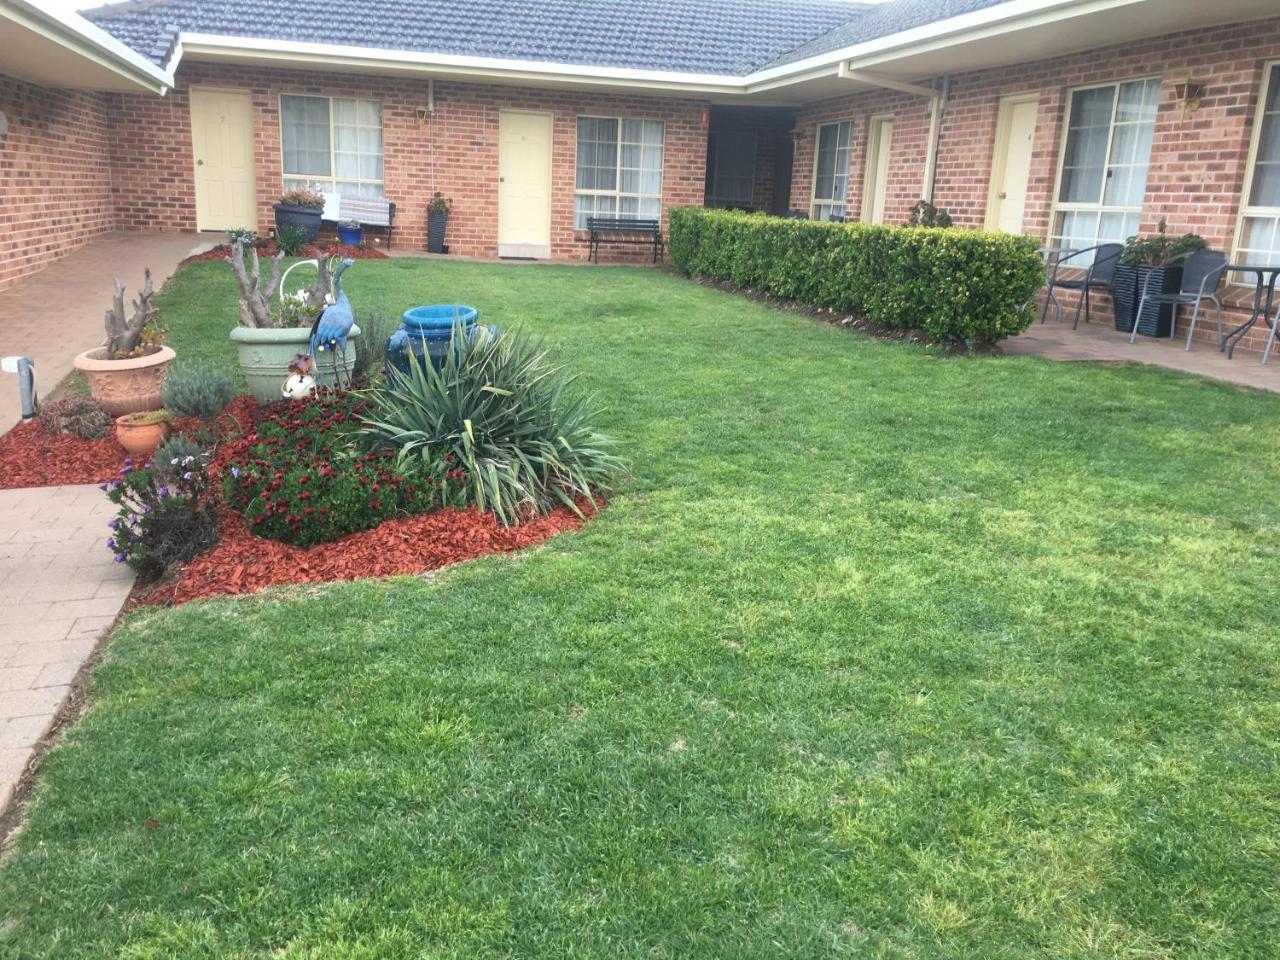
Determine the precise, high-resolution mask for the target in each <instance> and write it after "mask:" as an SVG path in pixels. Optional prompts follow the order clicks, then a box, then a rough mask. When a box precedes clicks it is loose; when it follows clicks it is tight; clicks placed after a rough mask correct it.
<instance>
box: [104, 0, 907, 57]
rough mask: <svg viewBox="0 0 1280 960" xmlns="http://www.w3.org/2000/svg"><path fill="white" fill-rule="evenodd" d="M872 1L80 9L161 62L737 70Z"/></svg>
mask: <svg viewBox="0 0 1280 960" xmlns="http://www.w3.org/2000/svg"><path fill="white" fill-rule="evenodd" d="M916 2H919V0H898V3H916ZM894 5H895V6H896V5H897V4H896V3H895V4H894ZM874 10H875V8H874V7H868V6H866V5H864V4H862V3H858V2H854V0H344V2H339V3H317V2H316V0H134V2H131V3H124V4H118V5H115V6H108V7H103V8H99V9H96V10H89V11H86V12H85V13H84V16H85V17H87V18H88V19H89V20H91V21H93V22H94V23H96V24H97V25H98V26H100V27H102V28H103V29H104V30H106V31H107V32H109V33H111V34H113V35H114V36H116V37H117V38H118V39H120V40H122V41H123V42H124V43H126V44H128V45H129V46H130V47H132V48H133V49H135V50H137V51H138V52H139V53H141V54H143V55H144V56H147V57H150V58H151V59H152V60H154V61H155V62H157V63H162V62H163V61H164V59H165V58H166V57H167V55H168V52H169V51H170V50H171V48H172V41H173V37H174V35H175V33H176V31H177V30H182V31H184V32H189V33H210V34H219V35H224V36H235V37H254V38H259V39H270V40H296V41H305V42H311V43H332V44H348V45H352V46H360V47H379V48H384V49H390V50H405V51H415V52H421V53H442V54H459V55H469V56H486V57H497V58H501V59H513V60H535V61H543V62H549V63H574V64H582V65H590V66H606V67H628V68H638V69H649V70H672V71H682V72H684V71H687V72H694V73H709V74H719V75H727V76H740V75H742V74H745V73H750V72H751V71H752V70H754V69H756V68H757V67H759V66H761V65H762V64H765V63H768V62H770V61H771V60H774V59H777V58H778V57H780V56H782V55H783V54H785V53H786V51H788V50H792V49H794V48H796V47H798V46H801V45H803V44H806V43H808V42H809V41H811V40H813V39H814V38H815V37H818V36H820V35H822V34H824V33H827V32H828V31H831V30H834V29H835V28H837V27H841V26H842V25H846V24H849V23H851V22H853V21H857V20H858V19H860V18H862V17H865V16H868V15H869V11H874Z"/></svg>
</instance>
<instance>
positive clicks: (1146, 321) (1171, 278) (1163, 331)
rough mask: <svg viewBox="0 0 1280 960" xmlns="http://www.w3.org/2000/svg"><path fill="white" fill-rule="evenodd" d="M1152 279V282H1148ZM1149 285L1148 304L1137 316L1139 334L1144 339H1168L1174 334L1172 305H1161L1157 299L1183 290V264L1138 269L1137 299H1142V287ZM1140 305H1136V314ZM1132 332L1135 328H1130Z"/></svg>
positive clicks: (1173, 308)
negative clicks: (1148, 278)
mask: <svg viewBox="0 0 1280 960" xmlns="http://www.w3.org/2000/svg"><path fill="white" fill-rule="evenodd" d="M1147 277H1150V278H1151V279H1150V281H1148V280H1147ZM1143 284H1147V303H1146V306H1145V307H1143V308H1142V314H1141V315H1140V316H1137V318H1136V319H1137V323H1138V333H1140V334H1142V335H1143V336H1144V337H1167V336H1169V334H1171V333H1172V332H1173V311H1174V310H1175V309H1176V307H1175V305H1174V304H1172V303H1160V302H1159V300H1158V299H1157V298H1158V297H1160V296H1161V295H1163V294H1166V293H1168V294H1173V293H1177V292H1178V291H1179V290H1181V289H1182V264H1180V263H1179V264H1175V265H1174V266H1170V267H1146V266H1140V267H1138V290H1137V297H1136V298H1135V299H1138V300H1141V298H1142V285H1143ZM1137 309H1138V305H1137V304H1136V303H1135V304H1134V310H1135V312H1136V311H1137ZM1129 329H1130V330H1132V329H1133V327H1130V328H1129Z"/></svg>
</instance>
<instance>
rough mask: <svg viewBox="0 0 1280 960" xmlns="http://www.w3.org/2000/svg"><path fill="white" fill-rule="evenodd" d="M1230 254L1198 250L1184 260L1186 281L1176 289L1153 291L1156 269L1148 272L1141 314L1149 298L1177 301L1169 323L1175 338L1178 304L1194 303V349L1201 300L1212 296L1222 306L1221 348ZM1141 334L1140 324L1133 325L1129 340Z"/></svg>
mask: <svg viewBox="0 0 1280 960" xmlns="http://www.w3.org/2000/svg"><path fill="white" fill-rule="evenodd" d="M1227 263H1228V259H1227V255H1226V254H1225V253H1222V252H1221V251H1220V250H1197V251H1196V252H1195V253H1193V254H1191V255H1189V256H1188V257H1187V258H1186V259H1185V260H1183V262H1182V285H1181V288H1180V289H1179V290H1178V291H1177V292H1176V293H1164V294H1152V293H1150V291H1149V290H1148V289H1147V288H1148V287H1150V286H1151V278H1152V277H1154V276H1155V274H1154V273H1148V274H1147V279H1146V280H1145V281H1143V284H1142V297H1141V298H1140V299H1139V300H1138V316H1139V317H1140V316H1142V309H1143V307H1145V306H1146V305H1147V301H1148V300H1153V301H1155V302H1156V303H1160V304H1165V303H1171V304H1173V317H1172V322H1171V323H1170V324H1169V339H1170V340H1172V339H1173V335H1174V331H1175V330H1177V328H1178V308H1179V307H1181V306H1182V305H1183V304H1188V303H1189V304H1193V308H1192V310H1191V329H1190V330H1188V331H1187V349H1188V350H1190V349H1191V338H1192V337H1194V336H1195V333H1196V318H1197V317H1199V316H1200V304H1201V303H1202V302H1204V301H1205V300H1212V301H1213V305H1214V306H1215V307H1217V308H1218V348H1219V349H1221V348H1222V341H1223V336H1224V334H1223V332H1222V301H1221V300H1219V299H1218V288H1219V287H1220V286H1222V278H1223V276H1225V274H1226V272H1227ZM1137 338H1138V324H1137V323H1136V322H1135V323H1134V325H1133V333H1131V334H1129V342H1130V343H1133V342H1134V341H1135V340H1136V339H1137Z"/></svg>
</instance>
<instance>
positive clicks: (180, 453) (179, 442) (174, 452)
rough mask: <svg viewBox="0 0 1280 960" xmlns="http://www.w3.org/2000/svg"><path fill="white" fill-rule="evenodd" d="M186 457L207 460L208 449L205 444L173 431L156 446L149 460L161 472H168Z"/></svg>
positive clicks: (174, 468) (178, 465)
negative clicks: (171, 434)
mask: <svg viewBox="0 0 1280 960" xmlns="http://www.w3.org/2000/svg"><path fill="white" fill-rule="evenodd" d="M187 457H196V458H198V459H200V460H207V459H208V458H209V449H208V448H207V447H206V446H205V444H203V443H200V442H199V441H197V440H193V439H192V438H191V437H188V436H187V435H186V434H185V433H175V434H174V435H173V436H171V437H169V438H168V439H167V440H163V441H161V443H160V445H159V446H158V447H156V452H155V453H154V454H152V455H151V462H152V463H153V464H155V466H156V467H157V468H158V469H159V470H160V471H161V472H162V473H170V472H172V471H174V470H176V469H178V468H179V467H180V466H181V465H182V462H183V461H184V460H186V458H187Z"/></svg>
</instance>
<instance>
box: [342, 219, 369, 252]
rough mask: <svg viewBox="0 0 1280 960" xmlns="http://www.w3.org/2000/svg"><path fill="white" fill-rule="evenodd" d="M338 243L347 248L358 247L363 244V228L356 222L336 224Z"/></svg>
mask: <svg viewBox="0 0 1280 960" xmlns="http://www.w3.org/2000/svg"><path fill="white" fill-rule="evenodd" d="M338 242H339V243H344V244H346V245H347V246H348V247H358V246H360V245H361V244H362V243H364V228H363V227H361V226H360V222H359V221H358V220H342V221H340V222H339V223H338Z"/></svg>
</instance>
